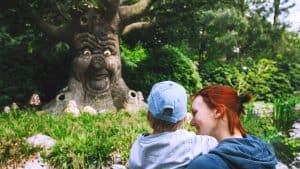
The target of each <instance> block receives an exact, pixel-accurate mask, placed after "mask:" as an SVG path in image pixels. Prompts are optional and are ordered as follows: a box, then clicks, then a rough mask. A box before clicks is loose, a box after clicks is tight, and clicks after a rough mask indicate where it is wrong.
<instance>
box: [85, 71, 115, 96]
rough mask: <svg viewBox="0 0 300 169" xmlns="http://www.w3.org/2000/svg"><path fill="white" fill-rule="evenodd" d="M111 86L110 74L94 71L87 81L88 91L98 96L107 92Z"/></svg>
mask: <svg viewBox="0 0 300 169" xmlns="http://www.w3.org/2000/svg"><path fill="white" fill-rule="evenodd" d="M109 88H110V79H109V75H108V74H102V73H94V74H93V75H92V77H90V78H89V79H88V80H87V81H86V83H85V89H86V92H87V93H88V94H90V95H93V96H97V95H100V94H103V93H105V92H107V91H108V90H109Z"/></svg>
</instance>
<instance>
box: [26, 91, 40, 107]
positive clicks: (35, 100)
mask: <svg viewBox="0 0 300 169" xmlns="http://www.w3.org/2000/svg"><path fill="white" fill-rule="evenodd" d="M29 104H30V105H32V106H39V105H41V100H40V96H39V95H38V94H36V93H33V94H32V96H31V98H30V100H29Z"/></svg>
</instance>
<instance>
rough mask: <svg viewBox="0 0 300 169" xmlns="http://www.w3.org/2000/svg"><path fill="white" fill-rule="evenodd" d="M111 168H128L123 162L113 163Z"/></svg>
mask: <svg viewBox="0 0 300 169" xmlns="http://www.w3.org/2000/svg"><path fill="white" fill-rule="evenodd" d="M110 168H111V169H126V167H125V166H124V165H121V164H113V165H111V167H110Z"/></svg>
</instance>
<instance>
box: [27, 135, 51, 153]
mask: <svg viewBox="0 0 300 169" xmlns="http://www.w3.org/2000/svg"><path fill="white" fill-rule="evenodd" d="M26 141H27V143H28V144H31V145H33V146H40V147H44V148H45V149H46V150H50V149H51V148H52V147H53V146H54V145H55V143H56V141H55V140H54V139H53V138H51V137H49V136H46V135H43V134H36V135H34V136H32V137H29V138H27V140H26Z"/></svg>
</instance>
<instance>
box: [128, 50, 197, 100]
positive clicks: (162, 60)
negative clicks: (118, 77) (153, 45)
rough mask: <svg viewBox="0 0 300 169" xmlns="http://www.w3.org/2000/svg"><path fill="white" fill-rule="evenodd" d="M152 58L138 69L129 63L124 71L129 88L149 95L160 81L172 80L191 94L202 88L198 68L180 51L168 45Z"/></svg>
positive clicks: (157, 51)
mask: <svg viewBox="0 0 300 169" xmlns="http://www.w3.org/2000/svg"><path fill="white" fill-rule="evenodd" d="M150 56H151V57H147V59H146V60H143V61H141V62H140V63H139V64H138V67H136V68H134V67H133V66H130V64H128V62H127V63H126V59H125V64H124V65H125V67H124V68H126V70H123V73H124V74H123V76H124V79H125V80H126V81H127V83H128V85H129V87H132V88H133V89H137V90H141V91H143V93H146V94H147V93H148V92H149V91H150V89H151V87H152V85H153V84H154V83H156V82H159V81H165V80H172V81H175V82H178V83H180V84H182V85H183V86H184V87H185V88H186V90H187V91H188V92H189V93H192V92H194V91H195V90H198V89H199V88H200V87H201V79H200V76H199V74H198V71H197V68H196V66H195V65H194V64H193V62H192V61H191V60H190V59H189V57H188V56H186V55H185V54H184V53H183V52H181V50H180V49H178V48H176V47H173V46H170V45H166V46H164V47H162V48H161V49H156V50H152V51H151V52H150Z"/></svg>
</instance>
